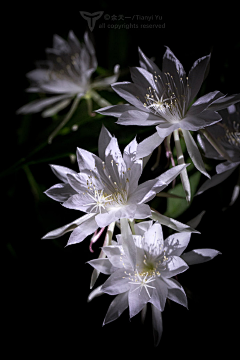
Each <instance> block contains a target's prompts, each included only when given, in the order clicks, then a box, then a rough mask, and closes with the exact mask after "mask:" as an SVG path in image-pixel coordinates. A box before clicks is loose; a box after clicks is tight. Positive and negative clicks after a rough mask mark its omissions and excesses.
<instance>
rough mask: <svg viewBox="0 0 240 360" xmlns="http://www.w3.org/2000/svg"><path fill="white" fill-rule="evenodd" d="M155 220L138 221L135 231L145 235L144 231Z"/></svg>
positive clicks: (137, 233)
mask: <svg viewBox="0 0 240 360" xmlns="http://www.w3.org/2000/svg"><path fill="white" fill-rule="evenodd" d="M152 224H153V221H152V220H150V221H141V222H140V223H137V224H135V225H134V229H135V233H136V235H141V236H143V235H144V233H145V232H146V231H147V230H148V229H149V228H150V227H151V226H152Z"/></svg>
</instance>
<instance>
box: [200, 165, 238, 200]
mask: <svg viewBox="0 0 240 360" xmlns="http://www.w3.org/2000/svg"><path fill="white" fill-rule="evenodd" d="M234 170H235V168H233V169H231V170H229V171H225V172H223V173H221V174H215V175H213V176H212V178H211V179H208V180H207V181H205V182H204V183H203V184H202V186H200V188H199V189H198V191H197V193H196V195H195V196H197V195H200V194H202V193H203V192H204V191H206V190H208V189H211V188H212V187H214V186H216V185H218V184H220V183H221V182H223V181H224V180H225V179H227V178H228V177H229V176H230V175H231V174H232V172H233V171H234Z"/></svg>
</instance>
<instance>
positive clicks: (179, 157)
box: [173, 129, 191, 202]
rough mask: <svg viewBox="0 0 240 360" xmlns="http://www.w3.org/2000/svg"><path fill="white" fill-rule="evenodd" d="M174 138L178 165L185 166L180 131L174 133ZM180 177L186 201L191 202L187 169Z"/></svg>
mask: <svg viewBox="0 0 240 360" xmlns="http://www.w3.org/2000/svg"><path fill="white" fill-rule="evenodd" d="M173 137H174V141H175V146H176V151H177V161H178V164H179V165H182V164H185V161H184V156H183V152H182V148H181V143H180V138H179V132H178V129H177V130H174V131H173ZM180 177H181V181H182V185H183V189H184V192H185V194H186V200H187V202H190V200H191V189H190V182H189V179H188V173H187V169H186V168H185V169H183V170H182V171H181V173H180Z"/></svg>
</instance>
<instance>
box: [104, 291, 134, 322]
mask: <svg viewBox="0 0 240 360" xmlns="http://www.w3.org/2000/svg"><path fill="white" fill-rule="evenodd" d="M127 307H128V291H126V292H124V293H122V294H119V295H117V296H116V297H115V299H114V300H113V301H112V302H111V304H110V306H109V308H108V311H107V314H106V316H105V319H104V321H103V325H105V324H108V323H110V322H111V321H113V320H116V319H117V318H118V317H119V316H120V315H121V314H122V312H123V311H124V310H125V309H127Z"/></svg>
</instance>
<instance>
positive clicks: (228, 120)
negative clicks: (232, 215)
mask: <svg viewBox="0 0 240 360" xmlns="http://www.w3.org/2000/svg"><path fill="white" fill-rule="evenodd" d="M219 113H220V114H221V116H222V121H221V122H220V123H217V124H216V125H213V126H211V127H209V128H208V129H206V130H205V132H204V135H205V136H201V135H200V134H198V142H199V144H200V146H201V148H202V149H203V151H204V155H205V157H207V158H210V159H215V160H225V161H223V162H221V163H219V164H218V165H217V166H216V174H215V175H213V176H212V178H211V179H209V180H207V181H205V182H204V183H203V185H202V186H201V187H200V189H199V190H198V192H197V194H196V195H199V194H201V193H203V192H204V191H206V190H208V189H210V188H212V187H213V186H216V185H218V184H220V183H221V182H223V181H224V180H226V179H227V178H228V177H229V176H230V175H231V174H232V173H233V172H234V171H235V170H236V169H237V168H238V169H239V171H240V104H236V105H231V106H229V107H228V108H227V109H224V110H221V111H220V112H219ZM239 192H240V175H239V176H238V183H237V184H236V185H235V187H234V190H233V194H232V199H231V202H230V205H233V204H234V202H235V201H236V199H237V197H238V195H239Z"/></svg>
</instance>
